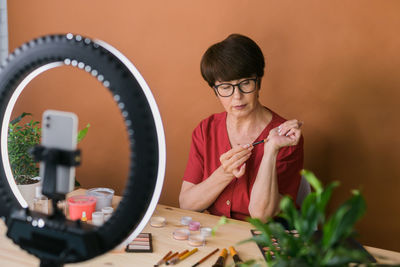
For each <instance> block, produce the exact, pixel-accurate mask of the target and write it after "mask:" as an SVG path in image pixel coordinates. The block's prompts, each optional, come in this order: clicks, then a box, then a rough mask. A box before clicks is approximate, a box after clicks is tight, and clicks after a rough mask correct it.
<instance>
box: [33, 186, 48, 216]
mask: <svg viewBox="0 0 400 267" xmlns="http://www.w3.org/2000/svg"><path fill="white" fill-rule="evenodd" d="M35 193H36V194H35V198H34V199H33V210H34V211H39V212H43V213H44V214H49V199H48V198H47V197H45V196H43V195H42V187H41V186H37V187H36V188H35Z"/></svg>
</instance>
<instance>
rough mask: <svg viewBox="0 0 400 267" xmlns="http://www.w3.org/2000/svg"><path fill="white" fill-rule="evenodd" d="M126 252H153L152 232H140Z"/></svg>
mask: <svg viewBox="0 0 400 267" xmlns="http://www.w3.org/2000/svg"><path fill="white" fill-rule="evenodd" d="M125 251H126V252H153V243H152V238H151V233H140V234H139V235H138V236H137V237H136V238H135V239H134V240H133V241H132V242H131V243H129V244H128V245H127V246H126V248H125Z"/></svg>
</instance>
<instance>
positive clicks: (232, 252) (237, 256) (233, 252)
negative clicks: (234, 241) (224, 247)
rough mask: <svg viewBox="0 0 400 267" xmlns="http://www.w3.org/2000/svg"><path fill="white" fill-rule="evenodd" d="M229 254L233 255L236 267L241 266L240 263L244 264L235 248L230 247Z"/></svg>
mask: <svg viewBox="0 0 400 267" xmlns="http://www.w3.org/2000/svg"><path fill="white" fill-rule="evenodd" d="M229 253H230V254H231V255H232V258H233V261H234V262H235V267H236V266H239V263H243V261H242V259H241V258H239V255H238V254H237V252H236V250H235V248H234V247H229Z"/></svg>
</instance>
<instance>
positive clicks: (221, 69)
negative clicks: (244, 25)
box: [200, 34, 265, 87]
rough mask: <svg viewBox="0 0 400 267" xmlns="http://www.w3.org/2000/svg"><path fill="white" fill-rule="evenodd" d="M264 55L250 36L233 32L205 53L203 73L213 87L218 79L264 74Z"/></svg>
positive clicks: (202, 60) (233, 78)
mask: <svg viewBox="0 0 400 267" xmlns="http://www.w3.org/2000/svg"><path fill="white" fill-rule="evenodd" d="M264 67H265V61H264V55H263V53H262V51H261V49H260V47H259V46H258V45H257V44H256V43H255V42H254V41H253V40H251V39H250V38H249V37H246V36H244V35H241V34H231V35H229V36H228V37H227V38H226V39H225V40H223V41H221V42H219V43H216V44H214V45H212V46H210V47H209V48H208V49H207V51H206V52H205V53H204V55H203V57H202V59H201V63H200V69H201V75H202V76H203V78H204V80H206V82H207V83H208V84H209V85H210V86H211V87H213V86H214V85H215V82H216V81H218V80H219V81H231V80H237V79H240V78H246V77H251V76H254V75H256V76H257V77H258V78H261V77H262V76H263V75H264Z"/></svg>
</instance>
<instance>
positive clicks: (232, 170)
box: [219, 144, 253, 178]
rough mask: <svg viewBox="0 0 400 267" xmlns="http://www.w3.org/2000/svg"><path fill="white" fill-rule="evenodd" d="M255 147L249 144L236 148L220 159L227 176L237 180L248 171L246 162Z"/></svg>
mask: <svg viewBox="0 0 400 267" xmlns="http://www.w3.org/2000/svg"><path fill="white" fill-rule="evenodd" d="M252 149H253V146H251V145H249V144H247V145H243V146H235V147H233V148H232V149H231V150H229V151H228V152H225V153H224V154H222V155H221V156H220V158H219V160H220V162H221V167H222V169H223V170H224V172H225V173H226V174H231V175H233V176H234V177H236V178H239V177H241V176H243V174H244V172H245V171H246V163H245V162H246V160H248V159H249V158H250V156H251V150H252Z"/></svg>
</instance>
